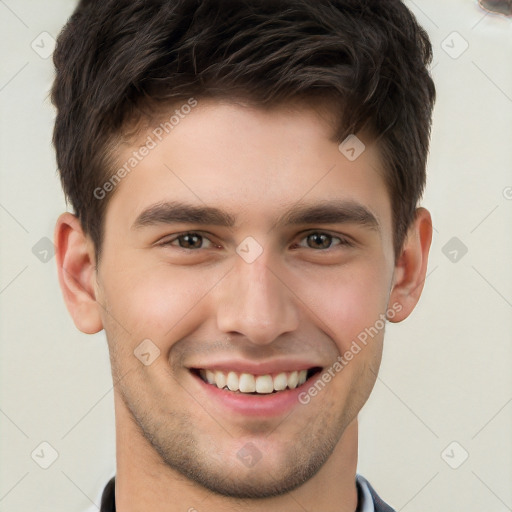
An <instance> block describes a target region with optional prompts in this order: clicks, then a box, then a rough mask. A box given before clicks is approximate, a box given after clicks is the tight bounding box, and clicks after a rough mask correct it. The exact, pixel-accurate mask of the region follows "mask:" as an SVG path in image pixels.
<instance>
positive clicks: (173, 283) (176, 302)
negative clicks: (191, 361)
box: [104, 263, 211, 349]
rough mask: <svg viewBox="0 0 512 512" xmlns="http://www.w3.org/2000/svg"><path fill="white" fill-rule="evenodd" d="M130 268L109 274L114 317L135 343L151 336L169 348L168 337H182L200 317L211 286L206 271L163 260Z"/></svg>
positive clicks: (106, 286) (107, 289) (107, 285)
mask: <svg viewBox="0 0 512 512" xmlns="http://www.w3.org/2000/svg"><path fill="white" fill-rule="evenodd" d="M129 268H130V271H124V272H119V270H117V271H116V272H112V273H110V276H111V278H110V279H108V280H107V282H105V283H104V291H105V295H106V297H107V299H108V303H109V304H110V305H111V312H112V317H113V318H115V319H116V321H118V322H119V323H120V324H121V325H122V326H123V327H124V329H125V330H126V331H128V332H129V333H130V338H131V339H132V340H134V341H133V342H134V343H135V344H137V340H143V339H146V338H149V339H151V340H152V341H153V342H154V343H156V344H157V345H158V346H159V347H160V348H161V349H166V348H168V347H166V346H165V343H166V342H168V340H169V339H171V340H172V339H180V336H182V335H185V333H186V330H187V326H188V327H190V326H191V325H192V324H193V323H194V321H196V320H197V316H198V315H199V314H201V311H202V308H203V303H204V301H203V302H202V301H201V299H202V297H203V296H204V295H205V293H206V292H207V290H208V289H210V288H211V285H209V282H208V280H207V279H205V275H204V274H200V273H198V272H193V271H188V272H184V271H183V270H181V271H180V270H177V269H173V268H171V267H170V266H169V265H164V264H161V263H158V264H156V265H155V266H154V267H152V268H151V269H147V268H146V269H141V270H140V271H137V270H135V269H136V267H135V266H134V265H133V266H131V267H129ZM203 313H204V311H203ZM194 319H195V320H194ZM139 342H140V341H139Z"/></svg>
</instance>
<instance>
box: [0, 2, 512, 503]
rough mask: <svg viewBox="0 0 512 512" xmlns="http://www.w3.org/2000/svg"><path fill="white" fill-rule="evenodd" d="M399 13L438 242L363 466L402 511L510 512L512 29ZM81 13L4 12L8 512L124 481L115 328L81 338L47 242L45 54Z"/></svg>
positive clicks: (474, 13)
mask: <svg viewBox="0 0 512 512" xmlns="http://www.w3.org/2000/svg"><path fill="white" fill-rule="evenodd" d="M406 3H407V5H408V6H409V7H410V8H411V9H412V10H413V11H414V12H415V13H416V15H417V17H418V20H419V21H420V23H421V24H422V25H423V26H424V27H425V28H426V30H427V31H428V32H429V34H430V36H431V39H432V43H433V46H434V55H435V56H434V63H433V66H432V73H433V77H434V80H435V82H436V85H437V91H438V100H437V104H436V108H435V114H434V125H433V134H432V145H431V155H430V159H429V165H428V186H427V192H426V195H425V198H424V201H423V205H424V206H426V207H427V208H429V209H430V211H431V212H432V216H433V220H434V226H435V233H434V241H433V245H432V250H431V257H430V264H429V275H428V278H427V282H426V286H425V290H424V293H423V297H422V299H421V300H420V303H419V306H418V308H417V310H416V311H415V312H414V313H413V314H412V316H411V317H410V318H409V319H408V320H406V321H405V322H404V323H402V324H398V325H389V326H388V329H387V333H386V340H385V348H384V358H383V363H382V368H381V373H380V376H379V379H378V381H377V384H376V387H375V389H374V392H373V394H372V396H371V398H370V400H369V402H368V404H367V406H366V407H365V409H363V411H362V413H361V415H360V461H359V468H358V471H359V472H360V473H361V474H363V475H364V476H366V477H367V478H368V479H369V480H370V482H371V483H372V484H373V485H374V487H375V488H376V489H377V491H378V492H379V493H380V494H381V495H382V497H383V498H384V499H385V500H386V501H388V502H389V503H390V504H392V505H393V506H394V507H395V508H396V510H397V511H402V510H403V511H405V512H409V511H411V512H412V511H417V512H420V511H422V512H432V511H433V510H435V511H436V512H454V511H461V510H464V511H466V512H477V511H481V510H486V511H493V512H506V511H510V510H512V486H511V482H512V435H511V433H512V372H511V366H512V343H511V341H512V147H511V146H512V145H511V141H512V58H511V57H512V20H511V19H506V18H503V17H499V16H493V15H489V14H486V13H485V12H484V11H482V10H481V9H480V8H479V7H478V5H477V3H476V1H471V0H416V1H414V2H413V1H407V2H406ZM74 5H75V2H73V1H71V0H51V1H48V2H41V1H37V0H0V29H1V32H0V33H1V36H2V42H3V44H2V50H1V62H2V66H1V69H0V135H1V138H0V165H1V174H0V187H1V188H0V230H1V232H0V235H1V239H0V240H1V241H0V247H1V265H0V307H1V316H0V335H1V345H0V365H1V373H0V383H1V391H0V443H1V463H0V512H26V511H28V510H34V511H37V512H46V511H47V512H50V511H51V512H69V511H71V510H75V511H82V510H85V509H87V508H90V510H91V511H94V510H98V506H99V495H100V493H101V490H102V488H103V486H104V485H105V483H106V482H107V480H108V478H109V477H110V476H111V475H112V474H113V473H114V471H115V445H114V443H115V437H114V416H113V394H112V382H111V376H110V369H109V361H108V353H107V348H106V341H105V337H104V333H103V332H101V333H99V334H97V335H94V336H87V335H84V334H82V333H80V332H79V331H77V329H76V328H75V326H74V324H73V322H72V321H71V318H70V317H69V315H68V313H67V311H66V308H65V306H64V302H63V300H62V297H61V293H60V289H59V287H58V281H57V272H56V266H55V259H54V258H53V253H52V245H51V241H52V238H53V229H54V224H55V221H56V219H57V216H58V215H59V213H61V212H62V211H64V210H65V209H66V205H65V202H64V199H63V194H62V191H61V189H60V183H59V179H58V176H57V174H56V164H55V156H54V153H53V149H52V146H51V133H52V128H53V118H54V112H53V109H52V107H51V104H50V102H49V99H48V93H49V89H50V87H51V82H52V77H53V65H52V62H51V51H52V41H53V38H55V37H56V36H57V34H58V33H59V30H60V29H61V27H62V25H63V24H64V22H65V21H66V19H67V17H68V16H69V14H70V13H71V12H72V10H73V8H74ZM41 443H44V444H41ZM45 466H47V467H46V469H45V468H44V467H45ZM205 507H207V503H206V502H205ZM205 510H206V508H205ZM311 512H317V511H311Z"/></svg>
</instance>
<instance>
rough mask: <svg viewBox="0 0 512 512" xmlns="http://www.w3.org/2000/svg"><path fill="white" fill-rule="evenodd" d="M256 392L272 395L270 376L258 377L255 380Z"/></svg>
mask: <svg viewBox="0 0 512 512" xmlns="http://www.w3.org/2000/svg"><path fill="white" fill-rule="evenodd" d="M256 391H257V392H258V393H272V391H274V382H273V381H272V377H271V376H270V375H259V376H258V377H257V378H256Z"/></svg>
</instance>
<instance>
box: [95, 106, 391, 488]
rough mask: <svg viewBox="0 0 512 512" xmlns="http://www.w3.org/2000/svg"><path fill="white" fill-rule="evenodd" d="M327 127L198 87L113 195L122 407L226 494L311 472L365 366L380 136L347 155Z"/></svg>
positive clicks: (354, 405) (109, 223) (376, 260)
mask: <svg viewBox="0 0 512 512" xmlns="http://www.w3.org/2000/svg"><path fill="white" fill-rule="evenodd" d="M148 135H151V131H148V133H145V134H144V135H143V136H142V137H141V139H140V141H139V142H138V143H137V144H135V145H133V146H131V147H125V148H123V149H121V150H120V151H119V154H118V162H119V164H120V166H122V165H123V163H124V162H126V161H127V160H128V159H129V158H130V157H131V156H132V155H133V151H134V150H137V149H138V148H139V146H140V145H141V144H143V143H144V142H145V141H147V136H148ZM331 135H332V134H331V128H330V126H329V124H328V123H327V122H326V121H325V120H324V119H322V118H321V117H320V116H319V115H318V114H317V113H316V112H315V111H313V110H310V109H307V108H305V107H303V108H301V109H292V108H284V107H282V108H280V109H275V110H272V111H261V110H258V109H253V108H249V107H244V106H240V105H234V104H226V103H219V102H207V101H201V102H199V104H198V105H197V106H196V107H195V108H194V109H193V110H192V111H191V112H190V113H189V114H188V115H187V116H186V117H184V118H183V119H181V120H180V122H179V124H178V125H177V126H175V127H174V129H173V131H172V132H171V133H170V134H169V135H166V136H165V137H162V140H161V141H158V139H157V138H155V137H154V136H153V138H154V139H155V140H156V142H157V144H156V147H154V148H152V149H151V150H150V151H149V152H148V154H147V155H146V156H145V157H144V158H143V159H141V161H140V162H138V164H137V165H136V166H135V167H134V168H133V170H132V171H131V172H130V173H129V175H127V176H126V177H124V178H123V180H122V181H121V182H120V183H119V184H118V185H117V188H116V190H115V193H114V194H113V196H112V198H111V199H110V202H109V205H108V208H107V213H106V219H105V234H104V246H103V252H102V259H101V262H100V264H99V266H98V269H97V275H96V290H95V293H96V298H97V300H98V302H99V303H101V304H102V305H103V306H104V309H103V308H100V314H101V320H102V324H103V327H104V328H105V331H106V334H107V338H108V344H109V349H110V354H111V362H112V369H113V375H114V378H115V380H116V382H117V381H118V379H121V380H119V383H118V384H117V386H116V400H117V401H118V405H117V406H118V407H120V408H122V409H123V410H124V411H125V413H126V417H130V418H131V419H132V420H133V423H134V424H135V425H136V426H137V429H138V430H139V432H140V434H141V435H142V436H144V438H145V439H146V440H147V441H148V442H149V443H150V444H151V446H152V447H153V448H154V450H155V451H156V453H157V454H158V455H159V457H161V459H162V460H163V462H164V463H165V464H167V466H169V467H171V468H173V469H174V470H176V471H177V472H179V473H180V474H182V475H184V476H186V477H188V478H189V479H191V480H193V481H194V482H196V483H199V484H201V485H202V486H205V487H207V488H209V489H210V490H212V491H214V492H216V493H219V494H222V495H226V496H233V497H265V496H272V495H278V494H282V493H284V492H287V491H290V490H291V489H293V488H296V487H297V486H299V485H300V484H302V483H303V482H305V481H306V480H308V479H309V478H311V477H312V476H313V475H314V474H315V473H316V472H317V471H318V470H319V469H320V468H321V467H322V465H323V464H324V463H325V462H326V460H327V459H328V458H329V456H330V455H331V454H332V453H333V450H334V449H335V447H336V444H337V443H338V441H339V440H340V438H341V436H342V435H343V433H344V431H345V429H346V428H347V426H348V425H349V424H350V423H351V422H352V420H354V418H355V417H356V415H357V413H358V411H359V410H360V408H361V407H362V405H363V404H364V402H365V401H366V399H367V398H368V396H369V394H370V391H371V389H372V387H373V385H374V382H375V379H376V374H377V370H378V366H379V363H380V359H381V351H382V340H383V334H384V329H383V320H382V319H383V318H384V317H385V316H386V314H387V313H388V312H389V310H391V309H393V305H392V304H391V303H390V291H391V289H392V286H393V279H394V268H395V267H394V254H393V237H392V221H391V206H390V197H389V194H388V192H387V190H386V186H385V183H384V180H383V175H382V169H381V166H380V161H379V154H378V152H377V149H376V147H375V146H374V145H372V144H371V143H370V141H364V138H363V137H362V136H361V138H362V140H363V141H364V142H365V144H366V149H365V150H364V151H363V153H362V154H361V155H360V156H359V157H358V158H357V159H356V160H354V161H350V160H349V159H348V158H347V157H346V156H345V155H344V154H343V153H342V152H340V150H339V149H338V145H337V144H336V143H335V142H333V141H332V140H331ZM365 330H366V331H365ZM369 330H370V332H371V333H372V335H371V336H369V335H368V332H369ZM376 331H377V332H376ZM365 332H366V343H364V344H363V342H362V341H361V340H362V339H364V338H365V336H364V334H363V333H365ZM144 340H146V341H144ZM143 341H144V343H143V344H142V345H141V343H142V342H143ZM354 342H355V343H356V344H357V346H359V349H360V350H359V351H357V349H356V348H355V345H354ZM351 347H352V348H351ZM347 352H351V353H352V357H351V358H350V359H349V355H348V354H347ZM136 354H138V355H139V357H137V356H136ZM141 354H142V356H141ZM141 360H142V361H141ZM336 361H338V363H339V364H338V365H336ZM340 366H342V369H340ZM295 372H297V373H295ZM325 375H330V376H331V378H329V377H325ZM305 379H307V380H306V381H305V382H304V380H305ZM208 380H209V381H210V382H208ZM297 380H298V382H297ZM319 381H321V383H320V384H318V382H319ZM315 383H316V387H315ZM322 383H323V385H322ZM221 388H223V389H221ZM276 388H277V389H276ZM283 388H285V389H283ZM311 389H316V392H315V391H311V392H310V390H311ZM297 468H300V471H297Z"/></svg>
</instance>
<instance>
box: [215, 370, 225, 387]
mask: <svg viewBox="0 0 512 512" xmlns="http://www.w3.org/2000/svg"><path fill="white" fill-rule="evenodd" d="M215 384H216V385H217V387H218V388H219V389H222V388H223V387H225V386H226V374H225V373H224V372H219V371H216V372H215Z"/></svg>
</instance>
